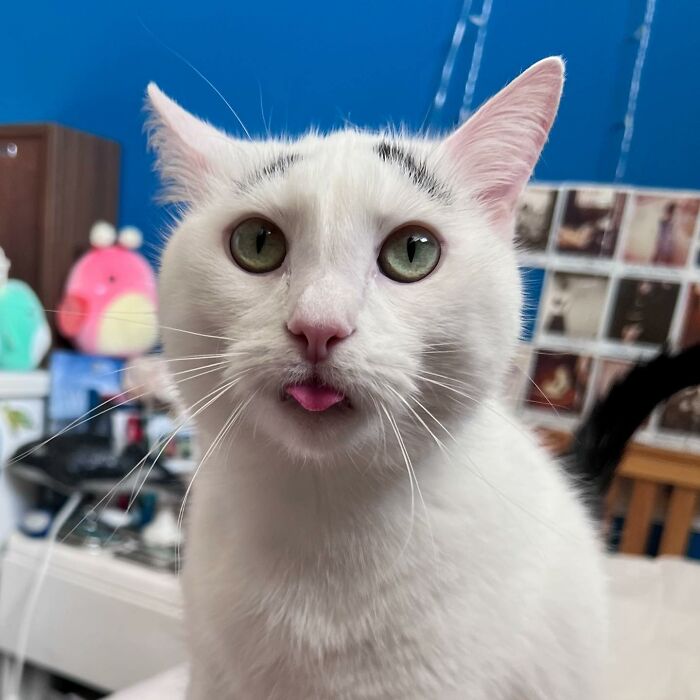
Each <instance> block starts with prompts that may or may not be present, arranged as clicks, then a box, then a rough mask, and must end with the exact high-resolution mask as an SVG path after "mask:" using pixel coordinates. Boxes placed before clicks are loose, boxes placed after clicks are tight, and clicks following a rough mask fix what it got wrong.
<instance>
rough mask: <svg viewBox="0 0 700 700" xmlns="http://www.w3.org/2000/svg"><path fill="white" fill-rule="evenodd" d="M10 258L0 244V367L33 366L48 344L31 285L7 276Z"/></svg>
mask: <svg viewBox="0 0 700 700" xmlns="http://www.w3.org/2000/svg"><path fill="white" fill-rule="evenodd" d="M9 269H10V262H9V260H8V259H7V258H6V257H5V253H4V252H3V250H2V248H0V370H10V371H16V372H22V371H28V370H32V369H35V368H36V367H37V366H38V365H39V363H40V362H41V361H42V359H43V358H44V355H46V353H47V351H48V349H49V346H50V345H51V331H50V330H49V324H48V323H47V321H46V315H45V314H44V309H43V308H42V306H41V303H40V302H39V299H38V298H37V296H36V294H34V292H33V291H32V288H31V287H30V286H29V285H28V284H26V283H25V282H22V281H21V280H11V279H8V278H7V276H8V272H9Z"/></svg>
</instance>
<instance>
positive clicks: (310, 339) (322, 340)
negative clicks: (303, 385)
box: [287, 319, 352, 362]
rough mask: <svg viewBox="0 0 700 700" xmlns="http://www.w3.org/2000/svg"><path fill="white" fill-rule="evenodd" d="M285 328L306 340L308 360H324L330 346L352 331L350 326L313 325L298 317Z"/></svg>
mask: <svg viewBox="0 0 700 700" xmlns="http://www.w3.org/2000/svg"><path fill="white" fill-rule="evenodd" d="M287 328H288V329H289V332H290V333H292V335H295V336H297V337H298V338H299V339H300V340H302V341H305V342H306V359H307V360H308V361H309V362H320V361H321V360H325V359H326V357H327V356H328V352H329V350H330V349H331V347H332V346H333V345H335V344H336V343H338V342H339V341H341V340H342V339H343V338H347V337H348V336H349V335H350V334H351V333H352V329H351V328H347V327H345V326H343V325H341V324H339V323H327V324H323V325H314V324H311V323H307V322H306V321H303V320H300V319H292V320H291V321H290V322H289V323H288V324H287Z"/></svg>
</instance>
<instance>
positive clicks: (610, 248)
mask: <svg viewBox="0 0 700 700" xmlns="http://www.w3.org/2000/svg"><path fill="white" fill-rule="evenodd" d="M626 200H627V195H626V194H624V193H623V192H617V191H615V190H611V189H606V188H587V189H579V190H570V191H569V192H568V193H567V194H566V205H565V207H564V214H563V217H562V222H561V226H560V227H559V234H558V237H557V249H558V250H559V251H560V252H562V253H572V254H577V255H591V256H595V257H601V258H610V257H612V255H613V253H614V252H615V245H616V243H617V237H618V234H619V232H620V224H621V223H622V214H623V212H624V209H625V202H626Z"/></svg>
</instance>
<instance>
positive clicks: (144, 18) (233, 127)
mask: <svg viewBox="0 0 700 700" xmlns="http://www.w3.org/2000/svg"><path fill="white" fill-rule="evenodd" d="M481 4H482V0H474V2H473V9H474V10H475V11H478V10H479V8H480V6H481ZM644 6H645V2H644V0H615V1H614V2H612V1H611V0H569V1H567V2H561V0H494V2H493V14H492V16H491V21H490V23H489V29H488V35H487V39H486V45H485V51H484V60H483V66H482V71H481V74H480V76H479V81H478V83H477V86H476V96H475V97H476V99H475V102H476V103H478V102H480V101H482V100H483V99H484V98H485V97H487V96H488V95H489V94H491V93H493V92H494V91H495V90H497V89H498V88H500V87H502V86H503V85H504V84H505V83H506V82H507V81H508V80H509V79H511V78H512V77H514V76H515V75H517V73H518V72H519V71H521V70H522V69H523V68H525V67H527V65H529V64H530V63H532V62H533V61H535V60H537V59H538V58H541V57H543V56H546V55H549V54H553V53H556V54H562V55H563V56H565V58H566V59H567V62H568V83H567V88H566V92H565V99H564V102H563V105H562V109H561V112H560V117H559V120H558V122H557V124H556V126H555V129H554V131H553V134H552V138H551V141H550V143H549V145H548V146H547V149H546V151H545V154H544V157H543V160H542V161H541V163H540V165H539V166H538V170H537V177H538V179H541V180H562V179H569V180H600V181H612V179H613V176H614V172H615V165H616V162H617V155H618V148H619V142H620V138H621V135H622V118H623V115H624V112H625V106H626V100H627V91H628V87H629V80H630V76H631V72H632V66H633V63H634V57H635V55H636V49H637V44H636V42H635V41H634V40H633V39H632V35H633V33H634V30H635V29H636V28H637V27H638V26H639V24H640V23H641V19H642V17H643V13H644ZM461 7H462V0H440V1H437V0H435V1H428V0H403V2H400V3H399V2H398V1H396V0H394V1H390V0H354V2H345V3H341V2H333V1H331V0H307V1H306V2H296V3H292V2H287V1H285V0H258V2H256V3H253V2H249V1H248V2H242V1H239V2H231V1H229V2H215V1H214V0H199V1H198V2H197V3H191V2H185V0H170V1H169V2H160V1H159V2H149V3H143V2H133V1H129V2H120V3H107V2H95V0H91V1H90V2H86V1H85V0H72V1H71V2H68V3H65V2H61V3H59V2H55V1H52V0H40V1H39V2H34V3H20V2H19V0H14V1H12V2H11V0H7V2H5V3H4V9H3V36H2V39H1V40H0V67H1V68H2V84H1V87H0V122H7V123H12V122H23V121H44V120H46V121H56V122H60V123H63V124H66V125H69V126H73V127H76V128H80V129H85V130H87V131H91V132H93V133H96V134H100V135H105V136H109V137H110V138H113V139H115V140H117V141H119V142H120V143H121V144H122V146H123V172H122V199H121V220H122V222H123V223H134V224H137V225H139V226H141V227H142V228H143V229H144V231H145V233H146V236H147V238H148V240H149V241H151V242H156V241H157V240H158V236H157V231H158V229H159V228H160V227H161V226H162V223H163V221H164V216H163V213H162V211H161V210H160V209H159V208H158V207H157V206H156V205H155V204H153V202H152V198H153V195H154V193H155V191H156V189H157V181H156V178H155V176H154V175H153V174H152V173H151V170H150V167H151V160H150V158H149V156H147V155H146V152H145V139H144V136H143V132H142V117H143V115H142V113H141V106H142V95H143V90H144V88H145V85H146V83H147V82H148V81H149V80H155V81H156V82H158V83H159V84H160V85H161V87H162V88H163V89H164V90H165V91H166V92H168V93H170V94H171V95H172V96H173V97H175V98H176V99H178V100H179V101H180V102H182V103H183V104H184V105H185V106H186V107H188V108H189V109H190V110H192V111H193V112H195V113H197V114H199V115H202V116H205V117H207V118H208V119H210V120H211V121H213V122H214V123H216V124H218V125H220V126H223V127H225V128H227V129H229V130H230V131H232V132H234V133H240V129H239V127H238V126H237V124H236V123H235V121H234V120H233V118H232V116H231V114H230V113H229V112H228V110H227V108H226V107H225V106H224V105H223V104H222V102H221V101H220V100H219V98H218V97H217V96H216V95H215V94H213V92H212V91H211V90H210V89H209V87H207V85H206V84H205V83H204V81H203V80H202V79H201V78H199V77H198V76H197V75H196V74H195V73H194V72H193V71H192V70H191V69H190V68H188V67H187V65H186V64H185V63H184V62H183V61H182V60H181V59H180V58H178V57H177V56H176V55H174V53H173V52H172V51H170V50H168V49H167V48H165V46H164V45H167V46H169V47H171V48H172V49H173V50H174V51H176V52H179V53H180V54H182V55H184V56H185V57H186V58H187V59H189V60H190V61H191V62H192V63H194V64H195V65H196V66H197V68H198V69H199V70H200V71H202V73H204V74H205V75H206V76H207V77H208V78H209V79H210V80H211V81H212V82H213V83H214V84H215V85H216V86H217V87H218V88H219V89H220V90H221V91H222V92H223V93H224V94H225V95H226V97H227V98H228V99H229V101H230V102H231V103H232V104H233V105H234V107H235V108H236V110H237V111H238V112H239V114H240V116H241V118H242V119H243V121H244V122H245V124H246V126H247V127H248V129H249V130H250V131H251V132H252V133H256V134H263V133H264V132H265V129H266V126H265V124H266V122H267V124H269V126H270V129H271V131H272V132H273V133H279V132H282V131H287V132H291V133H298V132H301V131H304V130H305V129H307V128H308V127H309V126H310V125H316V126H319V127H321V128H330V127H334V126H339V125H342V123H343V121H344V120H346V119H347V120H349V121H351V122H353V123H355V124H360V125H363V126H381V125H383V124H386V123H388V122H392V123H399V122H401V123H404V124H407V125H409V126H410V127H413V128H420V127H421V126H422V125H423V124H427V125H430V126H433V127H440V128H445V127H448V126H451V125H452V124H454V123H455V120H456V118H457V114H458V111H459V103H460V101H461V91H462V88H463V85H464V80H465V78H466V73H467V70H468V66H469V62H470V59H471V49H472V47H473V43H474V38H475V34H476V29H475V27H473V26H470V28H469V29H468V32H467V35H466V38H465V43H464V47H463V51H462V53H461V54H460V56H459V58H458V61H457V65H456V71H455V76H454V88H453V90H452V92H451V93H450V95H449V98H448V101H447V104H446V105H445V108H444V110H443V111H442V112H441V113H439V114H435V113H432V112H431V110H430V107H431V103H432V98H433V95H434V93H435V90H436V88H437V85H438V83H439V78H440V71H441V69H442V63H443V60H444V58H445V55H446V52H447V49H448V46H449V43H450V40H451V36H452V31H453V28H454V24H455V21H456V19H457V17H458V15H459V12H460V9H461ZM697 26H700V3H698V2H697V0H674V2H665V3H664V2H659V3H658V7H657V14H656V19H655V23H654V28H653V32H652V36H651V43H650V47H649V54H648V59H647V64H646V69H645V73H644V76H643V81H642V86H641V93H640V100H639V111H638V115H637V125H636V131H635V136H634V141H633V144H632V151H631V154H630V159H629V166H628V170H627V176H626V178H625V179H626V181H627V182H631V183H636V184H645V185H657V186H662V187H684V188H698V189H700V170H699V168H698V167H697V166H696V163H697V162H698V161H700V129H699V128H698V126H699V125H700V90H698V89H697V87H696V86H697V84H698V69H699V68H700V41H698V39H697V33H696V28H697ZM263 111H264V115H265V118H264V119H263V116H262V112H263ZM0 214H1V213H0Z"/></svg>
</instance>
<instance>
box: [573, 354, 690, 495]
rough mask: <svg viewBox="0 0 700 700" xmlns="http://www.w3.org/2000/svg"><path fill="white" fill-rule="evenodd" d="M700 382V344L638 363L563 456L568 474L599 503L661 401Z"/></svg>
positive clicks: (600, 404) (583, 425)
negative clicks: (635, 436) (636, 434)
mask: <svg viewBox="0 0 700 700" xmlns="http://www.w3.org/2000/svg"><path fill="white" fill-rule="evenodd" d="M699 384H700V345H694V346H692V347H690V348H688V349H687V350H683V351H682V352H679V353H678V354H676V355H672V354H670V353H669V352H668V351H667V350H663V351H662V352H661V353H660V354H659V355H657V356H656V357H655V358H654V359H652V360H650V361H649V362H646V363H640V364H638V365H636V366H635V367H633V368H632V369H631V370H630V371H629V373H628V374H627V375H626V376H625V377H623V378H622V379H621V380H619V381H617V382H616V383H615V384H614V385H613V386H612V388H611V389H610V391H609V392H608V394H607V395H606V396H605V397H604V398H602V399H600V400H599V401H598V403H597V404H596V405H595V406H594V407H593V410H592V411H591V412H590V414H589V415H588V417H587V418H586V419H585V420H584V421H583V423H581V425H580V426H579V427H578V429H577V430H576V432H575V433H574V437H573V440H572V441H571V446H570V448H569V451H568V452H567V453H566V454H565V455H564V456H563V459H564V464H565V466H566V468H567V470H568V471H569V473H570V474H571V475H572V476H573V477H574V478H575V479H576V480H577V482H580V483H582V484H583V486H584V488H586V489H588V490H589V491H590V493H591V495H592V496H593V497H594V499H595V501H596V503H597V504H599V501H600V497H601V496H602V495H603V494H604V493H605V492H606V491H607V489H608V487H609V486H610V483H611V481H612V479H613V476H614V475H615V469H616V468H617V465H618V463H619V462H620V460H621V459H622V455H623V453H624V451H625V447H626V446H627V442H628V441H629V439H630V438H631V437H632V435H633V434H634V432H635V431H636V430H637V428H638V427H639V426H640V425H641V424H642V423H643V422H644V420H645V419H646V418H647V416H649V414H650V413H651V412H652V411H653V410H654V408H656V406H657V405H658V404H660V403H661V402H662V401H665V400H666V399H668V398H670V397H671V396H673V394H675V393H677V392H679V391H681V390H682V389H685V388H687V387H691V386H696V385H699Z"/></svg>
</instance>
